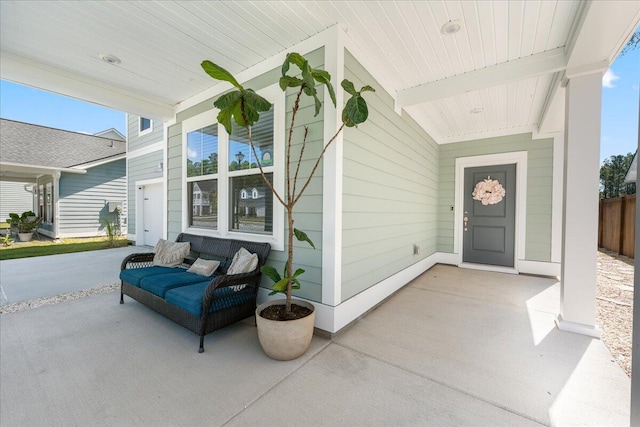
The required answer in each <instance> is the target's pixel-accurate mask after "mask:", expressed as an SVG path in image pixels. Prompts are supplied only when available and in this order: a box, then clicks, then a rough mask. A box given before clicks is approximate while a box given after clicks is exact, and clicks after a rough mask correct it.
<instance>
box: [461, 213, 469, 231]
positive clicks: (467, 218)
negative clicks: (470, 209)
mask: <svg viewBox="0 0 640 427" xmlns="http://www.w3.org/2000/svg"><path fill="white" fill-rule="evenodd" d="M462 221H464V231H467V224H468V223H469V217H468V216H465V217H464V218H463V219H462Z"/></svg>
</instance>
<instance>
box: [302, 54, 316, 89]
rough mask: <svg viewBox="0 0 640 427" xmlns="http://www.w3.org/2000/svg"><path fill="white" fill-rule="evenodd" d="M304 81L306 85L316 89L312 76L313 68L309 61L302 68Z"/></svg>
mask: <svg viewBox="0 0 640 427" xmlns="http://www.w3.org/2000/svg"><path fill="white" fill-rule="evenodd" d="M302 80H304V84H305V85H307V87H310V88H312V87H315V85H316V84H315V83H314V81H313V76H312V75H311V66H309V61H306V60H305V61H304V65H303V66H302Z"/></svg>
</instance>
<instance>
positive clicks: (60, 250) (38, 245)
mask: <svg viewBox="0 0 640 427" xmlns="http://www.w3.org/2000/svg"><path fill="white" fill-rule="evenodd" d="M128 244H129V241H128V240H127V239H124V238H122V239H115V240H109V239H108V238H106V237H93V238H83V239H80V238H77V239H60V240H49V239H48V240H36V241H31V242H14V243H13V244H11V246H4V247H0V261H2V260H8V259H17V258H29V257H36V256H45V255H57V254H67V253H72V252H85V251H95V250H99V249H109V248H118V247H122V246H127V245H128Z"/></svg>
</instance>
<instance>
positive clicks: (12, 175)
mask: <svg viewBox="0 0 640 427" xmlns="http://www.w3.org/2000/svg"><path fill="white" fill-rule="evenodd" d="M101 134H102V135H106V136H108V137H105V136H94V135H86V134H83V133H77V132H70V131H65V130H60V129H53V128H49V127H45V126H38V125H33V124H29V123H22V122H17V121H13V120H5V119H0V153H2V155H1V157H0V181H3V186H7V185H9V186H11V185H12V184H10V183H16V182H18V183H20V186H21V187H20V188H18V190H19V191H24V189H28V188H31V190H32V195H31V196H30V197H31V198H32V202H31V203H30V204H29V206H28V209H23V208H19V209H16V210H15V211H16V213H21V212H22V211H24V210H33V211H34V212H35V213H36V215H37V216H38V217H41V218H42V225H41V227H40V232H41V233H42V234H45V235H47V236H49V237H52V238H64V237H92V236H103V235H106V228H105V221H106V220H109V221H112V222H117V223H119V224H120V227H122V226H123V225H124V223H125V218H126V217H125V215H126V198H127V194H126V167H125V166H126V142H125V138H124V136H123V135H122V134H120V133H119V132H118V131H116V130H115V129H110V130H108V131H105V132H102V133H101ZM14 186H15V185H14ZM4 188H6V187H3V189H4ZM19 191H18V193H17V194H20V195H22V194H21V193H20V192H19ZM15 194H16V192H15V191H12V192H9V194H7V195H5V193H4V191H3V193H2V196H0V200H4V199H5V198H9V197H10V198H11V199H13V198H14V197H15ZM11 199H9V200H11Z"/></svg>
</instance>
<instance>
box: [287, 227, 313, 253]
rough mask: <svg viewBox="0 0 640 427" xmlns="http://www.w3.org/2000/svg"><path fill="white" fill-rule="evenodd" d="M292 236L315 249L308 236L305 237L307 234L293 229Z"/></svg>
mask: <svg viewBox="0 0 640 427" xmlns="http://www.w3.org/2000/svg"><path fill="white" fill-rule="evenodd" d="M293 234H294V235H295V236H296V239H298V241H300V242H308V243H309V245H310V246H311V247H312V248H313V249H315V248H316V245H314V244H313V242H312V241H311V239H310V238H309V236H307V233H305V232H304V231H302V230H298V229H297V228H294V229H293Z"/></svg>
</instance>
